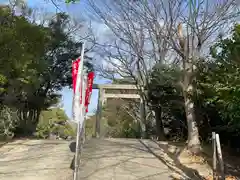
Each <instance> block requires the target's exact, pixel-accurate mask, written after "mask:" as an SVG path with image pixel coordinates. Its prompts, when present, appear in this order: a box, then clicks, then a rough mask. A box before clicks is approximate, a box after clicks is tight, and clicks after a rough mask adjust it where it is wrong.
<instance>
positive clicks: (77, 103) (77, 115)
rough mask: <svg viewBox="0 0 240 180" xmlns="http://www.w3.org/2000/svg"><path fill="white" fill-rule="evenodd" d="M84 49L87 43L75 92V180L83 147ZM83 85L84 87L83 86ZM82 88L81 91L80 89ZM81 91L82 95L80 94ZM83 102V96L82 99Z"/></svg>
mask: <svg viewBox="0 0 240 180" xmlns="http://www.w3.org/2000/svg"><path fill="white" fill-rule="evenodd" d="M84 48H85V43H84V42H83V44H82V49H81V57H80V63H79V67H78V73H77V80H76V81H77V82H76V92H75V98H74V114H75V116H74V118H75V119H74V120H75V121H76V122H77V124H78V125H77V137H76V149H75V166H74V174H73V179H74V180H78V170H79V161H80V159H79V154H80V147H81V142H80V140H81V138H80V136H81V129H82V123H81V122H80V121H81V119H82V116H83V114H82V109H81V108H82V106H81V104H80V96H82V94H83V87H82V86H83V79H84V78H83V61H84ZM81 84H82V86H81ZM80 88H81V89H80ZM79 91H81V93H80V92H79ZM81 98H82V99H81V100H83V96H82V97H81Z"/></svg>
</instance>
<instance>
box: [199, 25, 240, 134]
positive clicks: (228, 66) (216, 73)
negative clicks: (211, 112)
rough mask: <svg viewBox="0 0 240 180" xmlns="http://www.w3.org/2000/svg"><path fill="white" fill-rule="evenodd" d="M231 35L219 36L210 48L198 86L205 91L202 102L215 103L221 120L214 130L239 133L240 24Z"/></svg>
mask: <svg viewBox="0 0 240 180" xmlns="http://www.w3.org/2000/svg"><path fill="white" fill-rule="evenodd" d="M232 32H233V33H232V37H230V38H220V39H219V41H218V42H216V43H215V44H214V45H213V46H212V47H211V55H212V59H211V60H210V61H208V62H207V63H204V64H203V65H202V69H201V71H200V74H199V76H198V77H199V78H198V88H199V90H200V91H201V92H202V93H204V96H205V103H206V104H211V105H214V107H215V108H216V109H217V111H218V113H219V115H220V117H221V119H222V121H221V123H219V122H217V123H215V124H214V125H215V126H216V127H217V128H216V130H217V131H220V132H223V131H226V132H229V133H232V135H234V136H235V135H238V134H239V125H240V124H239V122H240V119H239V117H240V114H239V103H240V101H239V95H240V94H239V93H240V89H239V85H240V79H239V73H240V72H239V65H240V64H239V57H240V56H239V55H240V53H239V50H240V49H239V46H238V44H239V42H240V36H239V35H240V25H235V26H234V28H233V31H232Z"/></svg>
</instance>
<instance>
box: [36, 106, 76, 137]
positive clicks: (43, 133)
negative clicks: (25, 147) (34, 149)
mask: <svg viewBox="0 0 240 180" xmlns="http://www.w3.org/2000/svg"><path fill="white" fill-rule="evenodd" d="M50 134H54V135H57V136H58V137H60V138H62V139H66V138H67V137H69V136H71V137H74V136H76V129H75V128H74V127H72V126H71V125H70V124H69V123H68V122H67V116H66V115H65V112H64V111H63V110H62V109H60V108H53V109H49V110H47V111H43V112H42V113H41V115H40V118H39V123H38V125H37V128H36V133H35V136H36V137H38V138H43V139H46V138H48V137H49V135H50Z"/></svg>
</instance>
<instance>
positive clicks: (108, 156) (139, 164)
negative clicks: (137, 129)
mask: <svg viewBox="0 0 240 180" xmlns="http://www.w3.org/2000/svg"><path fill="white" fill-rule="evenodd" d="M147 142H149V141H139V140H134V139H132V140H131V139H105V140H100V141H99V140H91V141H90V142H88V143H86V145H85V147H84V150H83V155H82V165H81V168H80V178H79V180H168V179H173V178H170V175H171V174H172V173H171V171H170V170H169V168H168V167H167V166H166V165H164V164H163V163H162V162H161V161H160V160H159V159H158V158H156V157H155V156H154V155H153V154H152V153H150V152H148V149H147V148H146V147H145V145H147ZM152 148H154V147H152Z"/></svg>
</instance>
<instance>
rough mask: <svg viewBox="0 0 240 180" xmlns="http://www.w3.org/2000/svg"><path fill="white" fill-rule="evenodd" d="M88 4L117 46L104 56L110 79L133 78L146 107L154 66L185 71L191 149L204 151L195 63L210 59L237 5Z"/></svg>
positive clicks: (207, 0)
mask: <svg viewBox="0 0 240 180" xmlns="http://www.w3.org/2000/svg"><path fill="white" fill-rule="evenodd" d="M89 3H90V5H91V6H92V7H93V9H94V11H95V12H96V14H97V15H98V17H99V18H100V19H101V20H102V21H103V22H104V23H105V24H106V25H107V26H108V28H109V29H110V30H111V31H112V33H113V34H114V35H115V39H114V40H113V41H112V42H113V43H112V44H111V45H108V46H106V45H105V47H104V50H103V51H102V54H106V55H107V58H108V61H107V63H108V65H109V64H111V65H112V67H111V68H110V69H109V71H108V74H112V75H113V74H116V73H117V74H119V75H126V74H127V75H129V76H132V77H133V78H134V79H135V80H136V85H137V86H138V87H139V91H140V94H141V96H142V97H143V98H144V100H145V102H146V101H147V99H146V97H145V95H146V94H145V93H144V91H143V88H142V87H147V88H148V86H149V72H150V70H151V69H152V68H153V66H154V64H155V63H156V62H161V63H166V64H171V63H177V64H179V66H181V69H183V77H182V80H181V84H182V90H183V95H184V101H185V112H186V119H187V122H188V148H189V149H190V150H191V151H192V152H193V153H197V152H199V150H200V140H199V131H198V126H197V122H196V117H195V112H194V106H195V105H194V102H193V100H192V98H193V96H195V94H196V93H195V89H196V88H195V85H194V84H195V70H196V69H195V64H196V62H198V61H200V59H202V58H201V57H204V56H205V54H206V52H207V51H208V48H209V44H211V43H212V42H213V41H214V39H216V37H217V36H218V34H216V32H219V31H220V30H223V29H224V30H226V31H225V32H223V33H226V32H227V31H228V29H229V28H228V25H227V24H229V22H234V21H235V20H236V18H237V17H238V16H239V10H238V6H237V5H236V3H235V0H231V1H221V2H216V1H211V0H201V1H197V0H191V1H188V2H186V1H185V0H173V1H164V0H160V1H146V0H139V1H134V2H133V1H114V2H113V1H111V2H109V1H101V2H99V1H98V2H96V1H93V0H89ZM109 13H111V14H109ZM227 22H228V23H227ZM106 47H107V48H106ZM109 57H110V58H109ZM104 71H105V72H106V68H105V69H104ZM112 77H113V76H112Z"/></svg>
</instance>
